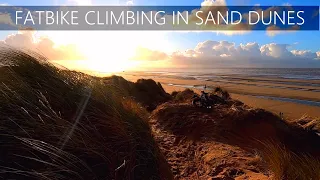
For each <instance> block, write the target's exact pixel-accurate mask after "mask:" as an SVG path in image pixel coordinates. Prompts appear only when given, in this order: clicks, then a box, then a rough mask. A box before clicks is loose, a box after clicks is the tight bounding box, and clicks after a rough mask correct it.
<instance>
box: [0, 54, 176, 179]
mask: <svg viewBox="0 0 320 180" xmlns="http://www.w3.org/2000/svg"><path fill="white" fill-rule="evenodd" d="M0 61H1V62H2V64H4V65H5V66H2V67H0V74H1V76H0V147H1V148H0V154H1V156H0V167H1V168H0V177H1V178H3V179H34V178H36V179H168V178H170V172H169V171H167V169H166V163H165V161H164V159H163V158H162V156H161V154H160V153H159V149H158V147H157V145H156V144H155V142H154V140H153V138H152V135H151V130H150V127H149V125H148V123H147V121H145V120H144V119H143V118H145V117H146V114H145V113H147V112H145V111H143V110H142V108H141V107H140V106H139V105H138V104H136V102H135V101H134V100H132V99H130V97H127V96H126V94H128V92H125V89H123V88H119V87H118V86H117V85H115V84H113V83H106V82H105V80H104V79H101V78H96V77H91V76H89V75H85V74H82V73H78V72H72V71H68V70H62V69H59V68H57V67H55V66H53V65H51V64H49V63H48V62H47V60H46V58H44V57H43V56H40V55H38V54H34V53H31V52H26V51H20V50H16V49H12V48H1V49H0Z"/></svg>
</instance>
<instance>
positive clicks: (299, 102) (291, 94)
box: [120, 73, 320, 120]
mask: <svg viewBox="0 0 320 180" xmlns="http://www.w3.org/2000/svg"><path fill="white" fill-rule="evenodd" d="M120 76H123V77H124V78H125V79H127V80H129V81H134V82H135V81H137V80H138V79H141V78H144V79H153V80H155V81H156V82H160V83H161V85H162V86H163V88H164V89H165V91H167V92H168V93H171V92H173V91H182V90H184V89H186V88H190V89H192V90H194V91H195V92H197V93H199V92H200V91H201V89H202V88H203V86H204V85H207V91H210V90H212V87H216V86H220V87H222V88H224V89H226V90H227V91H228V92H229V93H230V94H231V96H232V98H233V99H237V100H240V101H242V102H243V103H245V104H247V105H249V106H251V107H254V108H262V109H266V110H268V111H271V112H273V113H275V114H279V113H280V112H282V113H284V117H285V118H288V119H290V120H294V119H299V118H301V117H303V116H306V115H307V116H310V117H313V118H320V91H319V92H314V91H304V90H301V89H299V88H301V87H299V86H297V85H291V84H289V85H288V84H285V83H287V82H288V83H291V82H302V83H306V84H308V83H315V84H317V83H318V80H310V81H309V80H296V79H290V80H289V81H285V83H282V84H281V86H283V87H295V88H296V89H295V90H293V89H288V88H279V87H277V86H278V83H281V82H282V81H284V80H283V79H281V80H278V81H276V80H275V79H267V81H268V85H271V86H272V85H275V86H274V87H272V88H271V87H264V86H263V85H264V84H265V83H263V82H260V81H261V80H263V81H264V80H266V79H265V78H263V79H260V78H259V77H251V78H250V79H251V80H255V81H256V82H255V83H256V84H258V85H260V87H259V86H253V85H252V82H251V81H246V80H240V79H243V78H239V77H237V79H239V82H236V83H237V84H234V83H232V82H229V81H226V82H218V81H214V82H213V81H204V80H190V79H178V78H172V77H171V78H168V77H162V76H157V75H152V76H150V75H146V74H143V73H142V74H140V75H138V74H135V75H132V74H125V73H124V74H121V75H120ZM224 80H225V79H224ZM272 81H275V83H273V84H272ZM319 82H320V81H319ZM239 83H242V84H239ZM317 85H318V84H317ZM319 85H320V83H319ZM298 87H299V88H298ZM302 87H303V88H305V89H308V88H312V89H319V90H320V87H317V86H302Z"/></svg>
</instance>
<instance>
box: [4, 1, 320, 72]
mask: <svg viewBox="0 0 320 180" xmlns="http://www.w3.org/2000/svg"><path fill="white" fill-rule="evenodd" d="M0 4H2V5H17V6H18V5H19V6H24V5H28V6H32V5H38V6H39V5H127V4H130V5H132V4H133V5H162V6H167V5H168V6H169V5H174V6H189V5H190V6H199V5H227V6H235V5H246V6H251V5H252V6H253V5H256V6H259V5H261V6H263V5H266V6H269V5H271V6H275V5H279V6H280V5H292V6H300V5H304V6H311V5H314V6H319V5H320V1H318V0H286V1H279V0H268V1H262V0H216V1H201V0H183V1H173V0H160V1H147V0H134V1H126V0H108V1H105V0H42V1H39V0H28V1H26V0H7V1H6V0H1V1H0ZM0 40H2V43H5V44H8V45H11V46H15V47H22V48H29V49H37V50H38V51H40V52H41V53H42V54H44V55H45V56H47V57H49V58H50V59H52V60H53V62H54V63H58V64H61V65H63V66H66V67H67V68H70V69H77V70H89V71H99V72H117V71H123V70H145V69H147V70H151V69H156V68H170V69H172V68H204V67H206V68H207V67H210V68H214V67H266V68H270V67H274V68H278V67H281V68H282V67H298V68H299V67H320V32H319V31H304V32H303V31H294V32H293V31H290V32H283V31H282V32H277V31H228V32H164V31H144V32H141V31H140V32H139V31H138V32H132V31H130V32H129V31H118V32H110V31H109V32H107V31H87V32H80V31H60V32H54V31H51V32H48V31H46V32H45V31H37V32H36V31H24V32H15V31H0Z"/></svg>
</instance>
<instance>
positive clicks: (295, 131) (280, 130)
mask: <svg viewBox="0 0 320 180" xmlns="http://www.w3.org/2000/svg"><path fill="white" fill-rule="evenodd" d="M180 93H181V92H180ZM178 94H179V93H178ZM178 94H177V95H178ZM177 95H176V96H177ZM151 119H154V120H153V121H155V122H157V123H158V124H159V125H158V126H160V127H161V128H162V129H164V130H166V131H169V132H171V133H172V134H174V135H175V136H177V137H186V138H187V139H191V140H192V141H196V142H199V141H205V142H209V143H210V142H212V143H213V142H221V143H226V144H230V145H232V146H237V147H241V148H243V149H246V150H247V151H249V152H250V151H252V152H254V153H255V152H258V153H259V154H260V155H261V157H262V159H263V160H264V161H265V162H266V164H267V167H268V168H267V169H269V170H270V171H271V174H272V175H273V177H274V179H277V180H282V179H320V176H319V173H320V172H319V169H320V154H319V152H320V145H319V144H320V136H319V135H317V133H316V132H315V131H314V130H312V131H310V130H308V127H309V129H310V127H314V126H313V125H314V124H317V123H316V122H317V121H315V120H314V121H308V122H306V123H305V127H301V125H299V124H298V123H296V122H291V123H290V122H286V121H283V120H282V119H281V118H280V117H278V116H277V115H275V114H273V113H271V112H268V111H265V110H263V109H253V108H250V107H248V106H246V105H244V104H243V103H239V102H237V101H235V100H232V99H230V100H228V101H227V103H224V104H216V105H215V106H214V107H213V108H212V111H211V112H208V111H207V110H205V109H199V108H195V107H193V106H191V105H189V104H186V103H180V102H178V103H177V102H168V103H165V104H163V105H161V106H159V107H158V108H157V109H156V110H155V111H154V112H153V113H152V116H151ZM300 122H301V120H300ZM312 124H313V125H312ZM313 129H314V128H313ZM270 142H272V143H270ZM267 169H266V171H268V170H267Z"/></svg>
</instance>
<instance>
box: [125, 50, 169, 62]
mask: <svg viewBox="0 0 320 180" xmlns="http://www.w3.org/2000/svg"><path fill="white" fill-rule="evenodd" d="M167 58H168V55H167V54H166V53H164V52H161V51H154V50H150V49H148V48H143V47H138V48H137V49H136V52H135V55H134V56H133V57H131V58H130V60H138V61H158V60H166V59H167Z"/></svg>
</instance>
